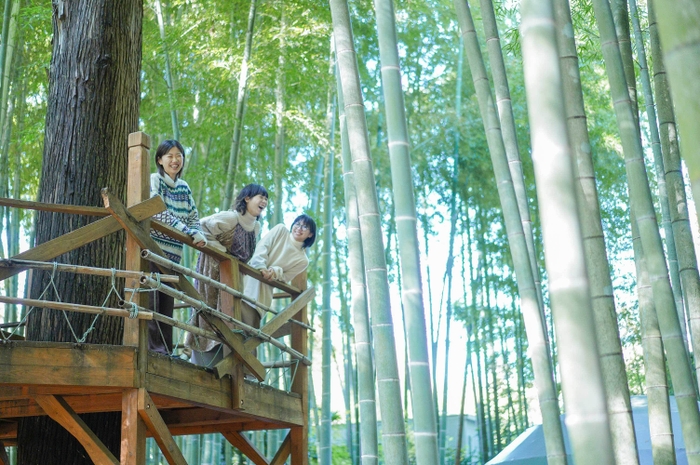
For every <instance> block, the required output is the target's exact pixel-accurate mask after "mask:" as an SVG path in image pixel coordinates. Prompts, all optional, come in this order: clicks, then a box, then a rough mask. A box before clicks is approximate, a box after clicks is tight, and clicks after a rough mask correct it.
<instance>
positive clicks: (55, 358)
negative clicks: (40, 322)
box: [0, 341, 136, 388]
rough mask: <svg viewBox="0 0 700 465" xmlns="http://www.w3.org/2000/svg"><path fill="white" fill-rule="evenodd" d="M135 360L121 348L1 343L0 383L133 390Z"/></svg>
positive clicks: (132, 353) (132, 352)
mask: <svg viewBox="0 0 700 465" xmlns="http://www.w3.org/2000/svg"><path fill="white" fill-rule="evenodd" d="M135 357H136V350H135V348H133V347H124V346H108V345H99V346H97V345H90V344H74V343H56V342H33V341H32V342H29V341H24V342H12V343H5V344H0V383H1V384H16V385H21V384H30V385H64V386H81V385H82V386H99V387H122V388H125V387H133V385H134V382H135V380H134V376H135V374H134V372H135V369H136V362H135ZM47 367H48V368H47Z"/></svg>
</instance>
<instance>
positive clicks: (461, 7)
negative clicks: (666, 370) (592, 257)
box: [454, 0, 567, 465]
mask: <svg viewBox="0 0 700 465" xmlns="http://www.w3.org/2000/svg"><path fill="white" fill-rule="evenodd" d="M454 5H455V10H456V11H457V18H458V20H459V23H460V29H461V33H462V40H463V41H464V47H465V52H466V55H467V60H468V62H469V67H470V68H471V72H472V80H473V82H474V87H475V89H476V94H477V100H478V103H479V110H480V113H481V118H482V120H483V123H484V129H485V131H486V140H487V144H488V147H489V154H490V156H491V164H492V165H493V170H494V175H495V177H496V182H497V186H498V195H499V199H500V202H501V206H502V209H503V213H504V215H503V216H504V220H505V227H506V232H507V234H508V242H509V245H510V252H511V256H512V259H513V265H514V268H515V277H516V281H517V283H518V291H519V294H520V298H521V304H520V305H521V311H522V314H523V320H524V323H525V330H526V333H527V339H528V344H529V352H530V358H531V360H532V367H533V372H534V375H535V386H536V388H537V393H538V400H539V403H540V409H541V411H542V424H543V428H544V431H545V445H546V449H547V460H548V462H549V464H550V465H554V464H558V465H565V464H566V463H567V460H566V451H565V449H564V438H563V434H562V430H561V423H560V420H559V401H558V399H557V393H556V388H555V384H554V378H553V373H552V365H551V359H550V354H549V347H548V338H547V335H546V325H545V321H544V318H543V315H542V312H540V306H539V298H538V297H537V287H536V285H535V277H534V276H533V274H532V266H531V264H530V256H529V252H528V248H527V242H526V239H525V234H524V232H523V226H522V221H521V218H520V211H519V210H518V202H517V197H516V195H515V188H514V187H513V182H512V177H511V174H510V168H509V166H508V158H507V155H506V151H505V146H504V143H503V138H502V137H501V131H500V123H499V120H498V116H497V112H496V107H495V104H494V99H493V96H492V95H491V88H490V86H489V80H488V75H487V73H486V67H485V65H484V60H483V57H482V55H481V50H480V48H479V43H478V39H477V34H476V30H475V27H474V20H473V18H472V14H471V9H470V7H469V3H468V2H467V1H466V0H454ZM477 334H478V332H477ZM477 334H475V337H477ZM477 347H478V345H477ZM477 369H478V371H480V366H479V365H478V359H477ZM479 390H481V387H479ZM482 399H483V397H482ZM482 408H483V407H482ZM481 421H482V424H483V423H484V422H485V418H484V415H483V414H482V415H481ZM483 453H487V450H486V448H485V447H484V450H483Z"/></svg>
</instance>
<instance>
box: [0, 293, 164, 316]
mask: <svg viewBox="0 0 700 465" xmlns="http://www.w3.org/2000/svg"><path fill="white" fill-rule="evenodd" d="M0 302H1V303H5V304H14V305H25V306H28V307H37V308H50V309H54V310H66V311H70V312H78V313H90V314H93V315H107V316H118V317H122V318H124V317H126V318H128V317H130V316H131V312H130V311H129V310H125V309H123V308H111V307H95V306H93V305H81V304H72V303H67V302H52V301H49V300H37V299H21V298H19V297H5V296H0ZM144 310H145V309H144ZM137 318H138V319H139V320H153V319H154V318H153V313H152V312H151V311H149V310H145V311H144V312H141V311H139V313H138V315H137Z"/></svg>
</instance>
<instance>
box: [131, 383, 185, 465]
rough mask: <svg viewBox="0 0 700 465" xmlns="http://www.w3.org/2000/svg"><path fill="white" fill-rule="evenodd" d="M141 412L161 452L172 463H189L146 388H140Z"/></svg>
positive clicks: (179, 464)
mask: <svg viewBox="0 0 700 465" xmlns="http://www.w3.org/2000/svg"><path fill="white" fill-rule="evenodd" d="M138 398H139V401H138V404H139V407H138V408H139V414H140V415H141V418H142V419H143V421H144V422H145V423H146V426H147V427H148V429H149V430H150V431H151V433H152V434H153V439H155V441H156V443H158V446H159V447H160V450H161V452H162V453H163V455H164V456H165V459H166V460H167V461H168V463H169V464H170V465H187V461H186V460H185V457H183V455H182V452H181V451H180V448H179V447H177V444H175V441H174V440H173V437H172V435H171V434H170V431H168V427H167V425H166V424H165V422H164V421H163V419H162V418H161V416H160V413H158V408H157V407H156V405H155V403H154V402H153V400H152V399H151V396H149V395H148V392H146V390H145V389H143V388H141V389H139V390H138Z"/></svg>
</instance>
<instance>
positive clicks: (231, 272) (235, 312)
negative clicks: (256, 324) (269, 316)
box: [219, 259, 245, 409]
mask: <svg viewBox="0 0 700 465" xmlns="http://www.w3.org/2000/svg"><path fill="white" fill-rule="evenodd" d="M219 270H220V274H219V280H220V281H221V283H222V284H226V285H227V286H229V287H232V288H234V289H236V290H238V291H242V290H243V286H242V283H241V275H240V273H239V271H238V261H237V260H233V259H231V260H223V261H221V264H220V266H219ZM219 295H220V296H221V309H222V310H223V309H225V308H230V309H231V316H232V317H234V318H235V319H237V320H238V321H240V320H241V299H239V298H237V297H236V298H234V297H233V296H232V295H231V294H229V293H228V292H221V293H220V294H219ZM226 354H227V351H224V355H226ZM243 379H244V373H243V364H242V363H240V362H239V361H235V364H234V366H233V370H232V372H231V408H234V409H243V408H245V406H244V399H243Z"/></svg>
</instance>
